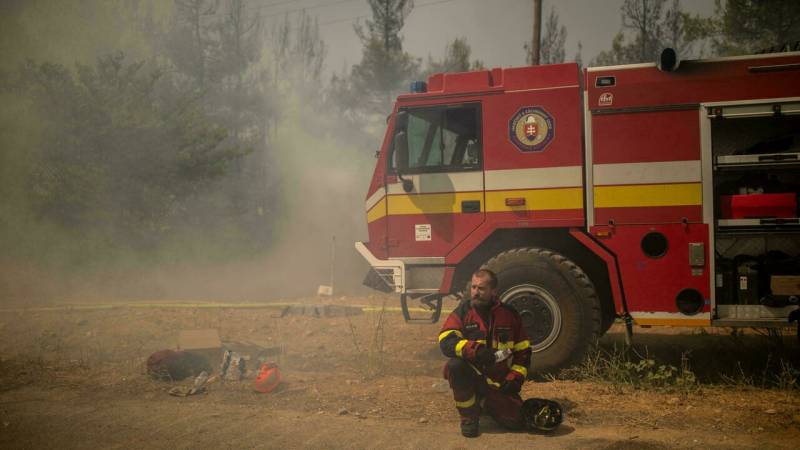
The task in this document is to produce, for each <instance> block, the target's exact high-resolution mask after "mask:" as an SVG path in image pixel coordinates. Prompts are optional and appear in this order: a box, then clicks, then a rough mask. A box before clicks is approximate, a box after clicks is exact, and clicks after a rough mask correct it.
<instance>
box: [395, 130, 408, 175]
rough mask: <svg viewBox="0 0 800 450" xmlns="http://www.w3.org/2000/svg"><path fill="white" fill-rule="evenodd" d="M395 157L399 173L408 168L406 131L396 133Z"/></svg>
mask: <svg viewBox="0 0 800 450" xmlns="http://www.w3.org/2000/svg"><path fill="white" fill-rule="evenodd" d="M394 158H395V160H394V161H395V169H397V172H398V173H399V172H401V171H404V170H406V169H408V135H406V132H405V131H400V132H398V133H397V134H395V135H394Z"/></svg>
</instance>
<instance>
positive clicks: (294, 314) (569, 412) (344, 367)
mask: <svg viewBox="0 0 800 450" xmlns="http://www.w3.org/2000/svg"><path fill="white" fill-rule="evenodd" d="M292 302H298V303H301V304H306V305H311V304H322V303H328V304H338V305H345V304H346V305H361V306H365V307H366V308H365V309H364V313H363V314H360V315H355V316H350V317H342V316H338V317H325V315H324V314H320V317H316V316H315V314H314V312H313V310H310V309H308V308H306V310H305V311H303V310H302V308H293V309H290V310H284V309H283V306H282V305H281V304H263V305H256V306H258V307H253V305H229V306H225V305H214V304H195V305H192V304H180V303H172V304H168V303H161V304H154V303H126V304H117V305H114V306H110V307H109V306H108V305H100V304H96V305H69V306H67V305H64V304H60V305H52V306H50V307H45V306H42V307H37V308H27V309H24V308H16V309H5V310H2V312H0V448H211V447H215V448H466V447H470V448H489V447H500V446H503V447H505V448H568V449H572V448H574V449H585V448H604V449H628V448H630V449H660V448H754V449H755V448H759V449H762V448H787V449H788V448H797V445H798V444H797V443H798V442H800V395H798V392H799V391H798V390H797V389H794V390H787V389H757V388H753V387H750V386H747V385H741V386H733V387H732V386H723V385H718V384H707V383H706V384H701V386H700V387H699V388H696V389H691V390H656V389H646V390H641V389H640V390H636V389H632V388H630V387H626V386H619V385H617V386H615V385H611V384H607V383H599V382H598V383H594V382H575V381H563V380H556V381H538V382H529V383H526V385H525V387H524V388H523V392H522V395H523V397H531V396H537V397H546V398H553V399H557V400H558V401H560V402H561V403H562V404H563V405H564V407H565V409H566V420H565V423H564V424H563V425H562V426H561V427H560V428H559V429H558V430H557V431H556V432H554V433H553V434H551V435H539V434H528V433H518V432H508V431H506V430H503V429H502V428H500V427H499V426H497V425H496V424H494V423H493V422H492V421H491V419H489V418H488V417H487V418H484V419H482V421H481V432H482V434H481V436H480V437H478V438H477V439H466V438H463V437H461V435H460V433H459V429H458V418H457V414H456V411H455V408H454V406H453V402H452V397H451V394H450V392H449V391H448V390H447V389H446V384H444V382H443V380H442V379H441V376H440V374H441V367H442V364H443V362H444V358H443V357H442V356H441V354H440V353H439V350H438V347H437V344H436V337H437V334H438V330H439V327H440V325H441V324H435V325H433V324H426V325H407V324H405V323H404V322H403V320H402V316H401V315H400V313H399V311H398V310H397V309H396V307H397V303H398V302H397V300H396V299H394V298H391V297H385V298H384V297H363V298H336V299H332V300H320V299H317V298H314V299H304V300H293V301H292ZM382 305H386V306H387V307H388V309H386V310H383V308H382ZM453 306H454V304H453V303H447V304H446V305H445V308H446V309H448V310H449V309H452V307H453ZM309 311H311V312H309ZM382 311H383V312H382ZM281 312H287V314H286V315H284V316H283V317H280V313H281ZM205 328H214V329H217V330H219V334H220V336H221V338H222V340H223V341H238V342H243V341H247V342H251V343H258V344H259V345H261V346H263V347H270V348H273V349H275V348H277V349H278V351H279V353H278V354H276V355H275V356H274V359H275V361H276V362H277V363H278V365H279V367H280V369H281V371H282V376H283V383H282V385H281V387H280V389H279V390H278V391H277V392H273V393H270V394H260V393H257V392H255V391H254V390H253V388H252V386H253V385H252V383H253V380H252V376H253V374H252V373H250V374H249V378H247V379H245V380H243V381H241V382H224V383H221V382H218V383H214V384H211V385H209V387H208V391H207V392H206V393H204V394H200V395H195V396H190V397H185V398H181V397H174V396H170V395H168V394H167V391H168V390H169V389H170V388H172V387H174V386H188V385H190V384H191V379H187V380H183V381H175V382H161V381H155V380H152V379H150V378H149V377H148V376H147V375H146V374H145V371H144V361H145V360H146V358H147V356H148V355H150V354H151V353H152V352H154V351H157V350H160V349H165V348H175V346H176V340H177V334H178V331H179V330H182V329H205ZM636 331H637V338H641V339H645V340H647V341H648V342H649V344H648V345H649V346H650V348H651V349H655V350H657V349H658V348H663V349H665V350H669V349H671V348H675V347H681V348H682V346H684V345H687V344H686V343H687V342H692V343H693V344H692V345H699V344H698V343H700V341H701V340H702V339H714V336H713V335H707V334H706V333H703V335H702V336H701V335H698V333H697V330H674V329H671V330H664V329H650V330H641V329H637V330H636ZM621 339H622V335H621V332H620V330H617V329H616V328H613V329H612V330H611V332H610V333H609V334H608V335H607V336H606V337H605V338H604V341H605V342H611V341H621ZM795 350H797V349H795ZM747 351H752V350H747ZM756 351H757V350H756ZM717 353H718V352H717ZM795 354H796V353H795ZM721 356H722V355H715V354H714V352H711V353H709V354H708V356H707V358H708V359H709V360H711V359H714V358H717V357H721ZM726 357H732V358H736V357H737V355H736V354H734V355H726ZM702 358H705V356H702V355H701V360H702ZM253 365H255V361H252V363H251V366H253Z"/></svg>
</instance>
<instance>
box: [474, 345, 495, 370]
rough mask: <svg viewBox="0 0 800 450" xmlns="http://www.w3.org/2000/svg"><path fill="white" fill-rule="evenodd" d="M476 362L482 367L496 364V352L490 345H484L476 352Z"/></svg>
mask: <svg viewBox="0 0 800 450" xmlns="http://www.w3.org/2000/svg"><path fill="white" fill-rule="evenodd" d="M475 363H477V364H478V365H479V366H480V367H483V368H486V367H492V366H493V365H494V352H492V350H491V349H489V347H487V346H485V345H482V346H481V347H480V348H479V349H478V350H477V351H476V352H475Z"/></svg>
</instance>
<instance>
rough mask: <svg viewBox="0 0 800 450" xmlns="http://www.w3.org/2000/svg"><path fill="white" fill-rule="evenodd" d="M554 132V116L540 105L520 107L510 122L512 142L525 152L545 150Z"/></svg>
mask: <svg viewBox="0 0 800 450" xmlns="http://www.w3.org/2000/svg"><path fill="white" fill-rule="evenodd" d="M554 134H555V127H554V125H553V118H552V117H551V116H550V114H548V112H547V111H545V110H544V109H542V108H541V107H538V106H532V107H528V108H522V109H520V110H519V111H517V113H516V114H514V117H512V118H511V122H509V136H510V138H511V142H512V143H513V144H514V145H516V146H517V148H518V149H520V150H521V151H523V152H538V151H542V150H544V148H545V147H547V144H549V143H550V141H552V140H553V135H554Z"/></svg>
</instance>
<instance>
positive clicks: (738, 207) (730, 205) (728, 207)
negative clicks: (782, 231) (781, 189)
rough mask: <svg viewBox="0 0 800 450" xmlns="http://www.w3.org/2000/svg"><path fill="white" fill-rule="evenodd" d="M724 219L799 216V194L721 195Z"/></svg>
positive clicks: (721, 208) (721, 211) (721, 209)
mask: <svg viewBox="0 0 800 450" xmlns="http://www.w3.org/2000/svg"><path fill="white" fill-rule="evenodd" d="M720 213H721V215H722V218H723V219H758V218H771V217H778V218H785V217H797V194H795V193H785V194H746V195H721V196H720Z"/></svg>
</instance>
